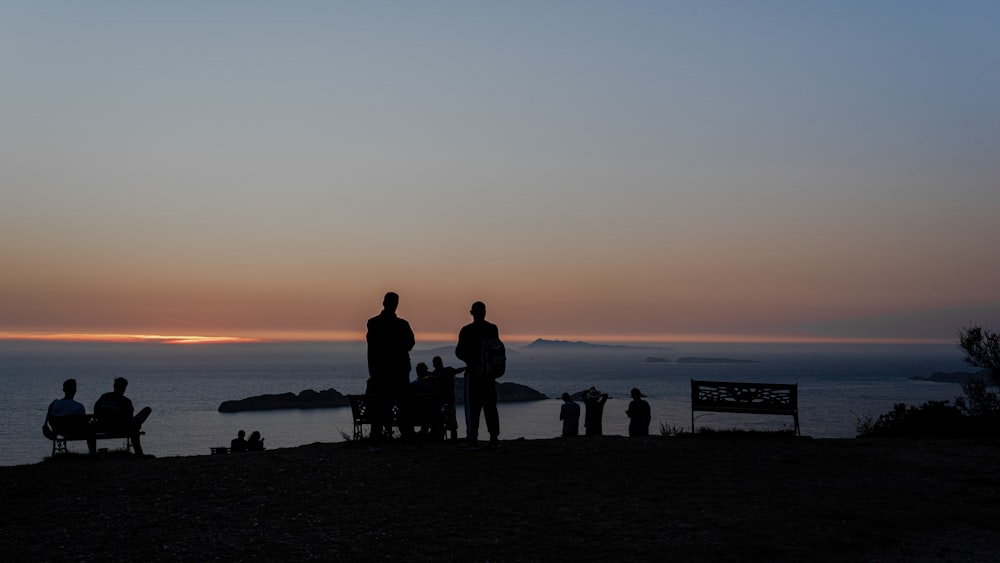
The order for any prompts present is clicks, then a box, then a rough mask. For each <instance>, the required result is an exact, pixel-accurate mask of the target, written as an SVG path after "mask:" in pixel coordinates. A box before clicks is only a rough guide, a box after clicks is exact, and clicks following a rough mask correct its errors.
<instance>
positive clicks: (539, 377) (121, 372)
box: [0, 341, 975, 465]
mask: <svg viewBox="0 0 1000 563" xmlns="http://www.w3.org/2000/svg"><path fill="white" fill-rule="evenodd" d="M453 350H454V343H418V344H417V349H416V350H415V351H414V352H413V353H411V358H412V362H413V364H414V365H416V363H417V362H421V361H422V362H427V363H430V360H431V358H432V357H433V356H434V355H441V356H442V357H443V358H444V360H445V363H446V364H448V365H454V366H460V365H461V363H460V362H459V361H458V360H457V359H455V357H454V354H453ZM691 357H697V358H709V359H728V360H744V361H741V362H707V363H703V362H695V363H684V362H678V361H677V360H678V359H680V358H691ZM649 358H655V359H657V360H659V361H649ZM955 371H970V372H971V371H975V370H973V369H971V368H968V367H967V366H965V365H964V364H963V363H962V362H961V354H960V353H959V351H958V350H957V349H956V347H955V346H954V345H947V344H943V345H927V344H921V345H916V344H908V345H903V344H896V345H884V344H879V345H874V344H873V345H846V344H791V345H779V344H731V343H726V344H663V345H650V344H636V345H624V346H623V345H615V346H607V347H568V348H567V347H558V346H556V347H551V346H550V347H539V346H519V345H509V346H508V371H507V374H506V375H505V376H504V381H511V382H515V383H520V384H524V385H528V386H530V387H532V388H534V389H537V390H538V391H541V392H542V393H544V394H545V395H547V396H549V397H550V398H552V400H550V401H540V402H533V403H522V404H502V405H501V406H500V417H501V438H502V439H505V440H510V439H516V438H522V437H523V438H528V439H537V438H553V437H556V436H558V435H559V432H560V423H559V420H558V412H559V404H560V401H558V399H557V398H558V397H559V395H560V394H561V393H562V392H564V391H569V392H575V391H580V390H582V389H585V388H587V387H590V386H591V385H595V386H597V387H598V388H600V389H601V390H603V391H606V392H608V393H609V394H610V395H611V397H612V400H610V401H609V402H608V403H607V405H606V407H605V414H604V432H605V433H606V434H617V435H625V434H627V428H628V419H627V417H626V416H625V408H626V406H627V404H628V397H629V390H630V389H631V388H632V387H638V388H640V389H641V390H642V392H643V393H644V394H645V395H647V396H648V400H649V402H650V404H651V406H652V409H653V424H652V428H651V431H652V432H653V433H656V432H657V431H658V428H659V425H660V424H661V423H662V424H665V425H668V426H677V427H684V428H686V429H688V430H689V429H690V425H691V411H690V386H689V381H690V380H691V379H710V380H736V381H760V382H776V383H798V384H799V401H800V404H799V410H800V419H801V425H802V433H803V435H807V436H813V437H817V438H851V437H854V428H855V422H856V420H857V417H858V416H866V415H872V416H878V415H879V414H881V413H883V412H886V411H888V410H889V409H890V408H891V407H892V405H893V404H895V403H899V402H903V403H907V404H920V403H923V402H925V401H928V400H946V399H953V398H954V397H955V396H956V395H959V394H960V393H961V388H960V386H959V385H957V384H954V383H935V382H929V381H920V380H917V379H913V378H914V377H926V376H928V375H930V374H932V373H934V372H955ZM118 376H123V377H126V378H128V380H129V388H128V392H127V395H128V396H129V397H130V398H131V399H132V400H133V402H134V403H135V405H136V408H137V409H138V408H141V407H143V406H150V407H152V409H153V414H152V416H151V417H150V418H149V420H148V421H147V423H146V425H145V426H144V430H145V431H146V435H145V436H144V438H143V446H144V449H145V451H146V453H149V454H153V455H156V456H176V455H207V454H208V453H209V448H210V447H212V446H220V445H227V444H228V443H229V440H230V439H231V438H232V437H234V436H235V434H236V431H237V430H239V429H244V430H246V431H247V432H248V433H249V432H251V431H253V430H259V431H260V432H261V433H262V434H263V435H264V437H265V445H266V446H267V447H268V448H269V449H273V448H279V447H291V446H297V445H302V444H308V443H313V442H339V441H342V440H343V435H344V434H350V432H351V428H352V425H351V415H350V409H348V408H338V409H315V410H284V411H270V412H252V413H236V414H222V413H219V412H217V408H218V406H219V403H221V402H222V401H225V400H229V399H241V398H244V397H248V396H252V395H260V394H265V393H284V392H289V391H290V392H294V393H297V392H299V391H302V390H304V389H316V390H321V389H329V388H331V387H332V388H334V389H337V390H338V391H340V392H341V393H344V394H348V393H362V392H363V391H364V388H365V378H366V377H367V368H366V360H365V345H364V344H363V343H282V344H233V345H225V344H221V345H201V346H177V345H163V344H135V343H129V344H120V343H52V342H18V341H8V342H0V386H2V390H3V392H2V393H0V417H2V424H0V436H2V442H0V443H2V444H3V445H4V447H3V448H2V449H0V465H16V464H25V463H35V462H37V461H40V460H42V459H43V458H44V457H46V456H48V455H49V454H50V452H51V443H50V442H49V441H48V440H45V439H44V437H43V436H42V434H41V425H42V422H43V420H44V418H45V412H46V408H47V407H48V405H49V403H50V402H51V401H52V400H53V399H56V398H59V397H61V396H62V393H61V386H62V381H63V380H64V379H66V378H69V377H74V378H76V379H77V382H78V387H79V391H78V393H77V397H76V398H77V400H78V401H80V402H81V403H83V404H84V406H86V408H87V412H91V410H92V408H93V404H94V401H96V400H97V398H98V397H99V396H100V395H101V394H102V393H104V392H106V391H109V390H110V389H111V384H112V380H113V379H114V378H115V377H118ZM698 415H699V416H698V418H697V420H696V425H697V426H709V427H713V428H733V427H740V428H755V429H776V428H787V427H790V426H791V418H790V417H779V416H754V415H721V414H708V413H698ZM461 418H462V417H461V416H460V417H459V424H460V429H459V433H460V435H464V427H462V426H463V425H464V423H463V421H462V420H461ZM99 446H100V447H109V448H112V449H114V448H119V447H121V445H120V443H118V442H116V441H105V442H101V443H99ZM70 449H71V450H72V451H79V452H84V451H86V446H85V445H84V444H83V443H71V444H70Z"/></svg>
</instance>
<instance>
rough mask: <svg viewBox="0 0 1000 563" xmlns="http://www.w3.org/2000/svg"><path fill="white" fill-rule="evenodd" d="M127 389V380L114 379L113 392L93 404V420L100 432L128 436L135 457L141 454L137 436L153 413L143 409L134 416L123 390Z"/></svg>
mask: <svg viewBox="0 0 1000 563" xmlns="http://www.w3.org/2000/svg"><path fill="white" fill-rule="evenodd" d="M126 387H128V380H127V379H125V378H124V377H116V378H115V383H114V391H110V392H108V393H105V394H103V395H101V398H100V399H97V402H96V403H94V418H96V419H97V424H98V430H99V431H102V432H122V433H125V434H127V435H128V438H129V440H130V441H131V442H132V447H133V448H135V455H139V456H141V455H143V454H142V444H141V443H140V442H139V436H141V435H142V423H143V422H146V419H147V418H149V413H151V412H153V411H152V409H150V408H149V407H145V408H143V409H142V410H141V411H139V414H134V413H135V409H134V408H133V407H132V401H131V400H130V399H129V398H128V397H126V396H125V388H126Z"/></svg>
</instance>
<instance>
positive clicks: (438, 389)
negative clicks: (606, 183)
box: [43, 291, 650, 455]
mask: <svg viewBox="0 0 1000 563" xmlns="http://www.w3.org/2000/svg"><path fill="white" fill-rule="evenodd" d="M398 307H399V295H398V294H396V293H395V292H391V291H390V292H388V293H386V294H385V297H384V298H383V300H382V311H381V312H380V313H379V314H378V315H376V316H374V317H372V318H370V319H369V320H368V323H367V329H368V331H367V333H366V336H365V339H366V341H367V345H368V380H367V385H366V389H365V400H366V404H367V408H368V414H369V419H370V421H371V433H370V439H371V441H372V442H373V443H376V444H377V443H379V442H381V441H382V440H383V439H385V438H387V437H391V436H392V432H393V427H394V426H396V427H398V428H399V429H400V434H401V435H402V437H403V438H404V439H412V438H413V437H414V436H415V434H416V430H415V427H416V426H420V427H421V429H420V433H421V434H424V435H428V434H430V435H433V436H434V437H444V436H445V433H446V432H450V433H451V436H452V438H456V437H457V430H458V421H457V414H456V410H455V383H454V381H455V376H456V375H458V374H460V373H465V378H464V388H463V393H464V406H465V428H466V436H465V439H466V441H467V443H468V444H469V445H472V446H475V445H477V444H478V441H479V422H480V417H482V418H484V419H485V421H486V430H487V432H488V433H489V443H490V445H491V446H496V445H499V436H500V414H499V411H498V409H497V387H496V377H498V375H497V373H496V372H494V371H492V369H491V368H492V366H491V365H489V360H488V359H487V354H486V351H485V348H486V345H487V343H491V342H492V341H496V342H499V338H500V331H499V329H498V328H497V325H495V324H493V323H491V322H489V321H487V320H486V305H485V304H484V303H483V302H482V301H476V302H474V303H473V304H472V306H471V307H470V309H469V314H470V315H472V322H471V323H469V324H466V325H465V326H463V327H462V328H461V329H460V330H459V333H458V343H457V344H456V346H455V356H456V357H457V358H458V359H459V360H461V361H462V362H464V363H465V366H464V367H460V368H453V367H449V366H445V365H444V361H443V360H442V359H441V357H440V356H435V357H434V359H433V360H432V364H433V366H434V369H433V371H432V370H431V369H430V368H429V367H428V366H427V365H426V364H425V363H423V362H421V363H418V364H417V366H416V379H415V380H414V381H410V369H411V364H410V351H411V350H412V349H413V346H414V345H415V343H416V340H415V338H414V335H413V330H412V328H411V327H410V324H409V322H407V321H406V320H405V319H403V318H400V317H399V316H398V315H397V314H396V310H397V308H398ZM501 346H502V344H501ZM499 373H500V374H502V371H501V372H499ZM127 386H128V380H126V379H125V378H124V377H118V378H116V379H115V380H114V386H113V391H111V392H108V393H105V394H103V395H101V397H100V398H99V399H98V400H97V402H96V403H95V404H94V415H93V417H90V418H88V417H87V414H86V409H85V408H84V406H83V405H82V404H81V403H79V402H77V401H76V400H75V399H74V397H75V395H76V391H77V387H76V380H75V379H67V380H66V381H65V382H64V383H63V393H64V396H63V398H61V399H56V400H55V401H53V402H52V403H51V404H50V405H49V408H48V412H47V414H46V417H45V423H44V424H43V432H44V433H45V435H46V437H49V438H53V439H54V437H55V436H57V435H59V436H63V437H68V438H71V439H86V440H87V447H88V449H89V451H90V452H91V453H96V435H97V434H98V433H101V432H105V433H107V432H115V433H120V434H123V435H126V436H128V438H129V440H130V442H131V444H132V447H133V448H134V449H135V453H136V454H137V455H143V451H142V445H141V443H140V436H141V435H142V431H141V429H142V424H143V422H145V420H146V418H147V417H149V415H150V413H151V412H152V410H151V409H150V408H149V407H145V408H143V409H142V410H141V411H139V413H135V412H134V407H133V405H132V401H131V400H130V399H129V398H128V397H126V396H125V389H126V387H127ZM419 398H425V399H426V398H429V399H430V400H419ZM562 399H563V405H562V407H561V410H560V414H559V418H560V420H562V421H563V432H562V435H563V436H576V435H578V434H579V421H580V406H579V405H578V404H577V403H576V402H575V401H573V399H572V398H571V396H570V395H569V394H568V393H563V395H562ZM582 400H583V403H584V406H585V408H586V411H585V415H584V427H585V434H586V435H587V436H598V435H601V434H602V433H603V428H602V419H603V416H604V403H605V402H606V401H607V400H608V395H607V393H601V392H600V391H598V390H597V389H596V388H595V387H591V388H590V389H589V390H588V391H586V392H585V393H583V396H582ZM442 409H443V410H442ZM441 413H443V417H442V416H440V415H441ZM626 413H627V415H628V417H629V418H630V423H629V435H630V436H646V435H648V434H649V422H650V409H649V403H647V402H646V401H644V400H643V399H642V394H641V393H640V392H639V390H638V389H632V402H631V403H630V404H629V408H628V410H627V411H626ZM263 449H264V439H263V438H262V437H261V435H260V432H258V431H254V432H253V433H251V434H250V437H249V438H246V432H245V431H244V430H240V431H239V432H238V433H237V437H236V438H234V439H233V440H232V441H231V443H230V448H229V451H231V452H234V453H236V452H245V451H255V450H263Z"/></svg>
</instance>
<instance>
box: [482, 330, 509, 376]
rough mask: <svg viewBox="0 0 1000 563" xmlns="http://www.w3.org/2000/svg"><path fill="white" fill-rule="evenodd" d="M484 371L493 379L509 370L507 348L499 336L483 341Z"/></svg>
mask: <svg viewBox="0 0 1000 563" xmlns="http://www.w3.org/2000/svg"><path fill="white" fill-rule="evenodd" d="M482 366H483V373H484V374H485V375H487V376H489V377H492V378H493V379H496V378H498V377H500V376H502V375H503V374H504V373H505V372H506V371H507V350H506V349H505V348H504V345H503V342H501V341H500V339H499V338H487V339H486V340H484V341H483V363H482Z"/></svg>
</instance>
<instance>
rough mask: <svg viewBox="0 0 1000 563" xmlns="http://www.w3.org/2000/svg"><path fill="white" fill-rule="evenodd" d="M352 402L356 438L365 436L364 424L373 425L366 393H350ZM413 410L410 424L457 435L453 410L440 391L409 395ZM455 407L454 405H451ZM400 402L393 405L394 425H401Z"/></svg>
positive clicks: (396, 426)
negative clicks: (443, 399) (452, 422)
mask: <svg viewBox="0 0 1000 563" xmlns="http://www.w3.org/2000/svg"><path fill="white" fill-rule="evenodd" d="M347 398H348V400H350V402H351V419H352V420H353V422H354V439H355V440H360V439H362V438H364V436H365V434H364V425H366V424H368V425H371V423H372V420H371V415H370V414H369V412H368V403H367V401H366V400H365V396H364V395H348V396H347ZM408 400H409V402H410V407H411V412H410V418H411V420H410V421H409V424H410V425H412V426H425V427H430V428H437V429H438V430H439V432H438V433H439V434H440V435H441V436H443V433H444V431H445V430H450V431H451V433H452V438H455V437H456V430H457V429H456V428H452V425H451V410H450V408H449V405H448V404H447V403H445V402H444V401H441V395H440V393H439V392H436V391H435V392H433V393H412V394H410V396H409V397H408ZM451 408H454V405H451ZM399 412H400V411H399V404H398V403H394V404H393V405H392V426H393V427H394V428H399V427H400V417H399Z"/></svg>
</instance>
